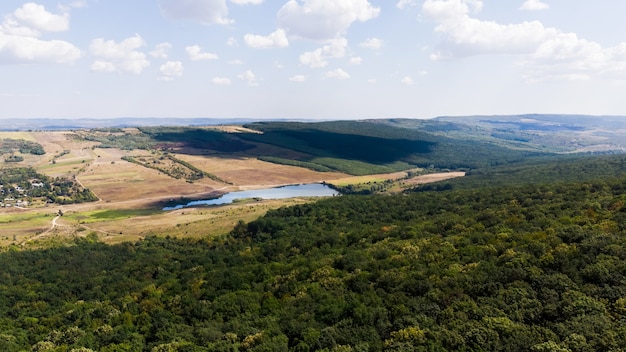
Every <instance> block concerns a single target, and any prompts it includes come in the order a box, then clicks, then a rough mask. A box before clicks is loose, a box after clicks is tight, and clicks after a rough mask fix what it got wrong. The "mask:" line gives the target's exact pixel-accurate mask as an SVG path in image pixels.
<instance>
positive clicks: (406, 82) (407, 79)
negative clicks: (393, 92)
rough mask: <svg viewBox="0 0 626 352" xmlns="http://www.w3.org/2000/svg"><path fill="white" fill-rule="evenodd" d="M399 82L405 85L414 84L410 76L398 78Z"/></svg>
mask: <svg viewBox="0 0 626 352" xmlns="http://www.w3.org/2000/svg"><path fill="white" fill-rule="evenodd" d="M400 83H402V84H404V85H405V86H412V85H413V84H415V81H414V80H413V78H411V77H410V76H404V77H402V79H401V80H400Z"/></svg>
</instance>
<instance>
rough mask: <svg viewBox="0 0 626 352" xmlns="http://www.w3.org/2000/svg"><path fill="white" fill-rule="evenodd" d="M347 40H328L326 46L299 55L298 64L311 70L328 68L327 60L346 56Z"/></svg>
mask: <svg viewBox="0 0 626 352" xmlns="http://www.w3.org/2000/svg"><path fill="white" fill-rule="evenodd" d="M347 46H348V40H347V39H346V38H336V39H333V40H330V41H329V42H328V44H326V45H324V46H322V47H321V48H318V49H316V50H314V51H307V52H305V53H304V54H302V55H300V63H301V64H303V65H306V66H309V67H311V68H322V67H326V66H328V59H338V58H342V57H344V56H345V55H346V47H347Z"/></svg>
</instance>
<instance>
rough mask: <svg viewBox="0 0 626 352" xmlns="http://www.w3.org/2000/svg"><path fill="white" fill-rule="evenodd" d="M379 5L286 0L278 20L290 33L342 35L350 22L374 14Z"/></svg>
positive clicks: (356, 0) (364, 1)
mask: <svg viewBox="0 0 626 352" xmlns="http://www.w3.org/2000/svg"><path fill="white" fill-rule="evenodd" d="M379 13H380V8H377V7H374V6H372V4H370V3H369V1H368V0H289V1H287V3H286V4H285V5H283V7H282V8H281V9H280V10H279V11H278V15H277V17H278V23H279V27H280V28H284V29H285V30H286V31H287V32H288V33H289V34H290V35H293V36H297V37H300V38H307V39H313V40H326V39H332V38H335V37H337V36H340V35H343V34H344V33H345V32H346V31H347V30H348V28H350V26H351V25H352V23H354V22H356V21H359V22H366V21H369V20H371V19H373V18H376V17H377V16H378V14H379Z"/></svg>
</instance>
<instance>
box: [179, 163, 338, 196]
mask: <svg viewBox="0 0 626 352" xmlns="http://www.w3.org/2000/svg"><path fill="white" fill-rule="evenodd" d="M177 157H178V158H179V159H181V160H184V161H186V162H189V163H191V164H193V165H195V166H196V167H197V168H199V169H201V170H203V171H206V172H209V173H211V174H214V175H216V176H217V177H219V178H221V179H223V180H226V181H228V182H230V183H232V184H234V185H236V186H239V188H240V189H242V190H243V189H253V188H265V187H269V186H281V185H287V184H297V183H312V182H321V181H324V180H327V179H329V178H339V177H344V176H347V175H346V174H343V173H339V172H317V171H313V170H309V169H304V168H298V167H293V166H287V165H278V164H273V163H269V162H265V161H261V160H258V159H254V158H234V159H225V158H220V157H206V156H196V155H182V154H180V155H177Z"/></svg>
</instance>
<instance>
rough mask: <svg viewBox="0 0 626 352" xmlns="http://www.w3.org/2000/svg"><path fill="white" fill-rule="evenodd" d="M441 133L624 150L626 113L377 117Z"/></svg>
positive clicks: (530, 145) (535, 145)
mask: <svg viewBox="0 0 626 352" xmlns="http://www.w3.org/2000/svg"><path fill="white" fill-rule="evenodd" d="M376 121H378V122H381V123H386V124H389V125H392V126H396V127H404V128H409V129H417V130H420V131H428V132H431V133H435V134H438V135H443V136H448V137H454V138H462V139H473V140H480V141H487V142H490V143H496V144H498V145H503V146H507V147H511V148H517V149H527V150H539V151H547V152H560V153H576V152H608V151H613V152H624V151H626V142H625V139H624V133H626V117H625V116H589V115H547V114H525V115H508V116H498V115H496V116H489V115H477V116H458V117H449V116H442V117H437V118H434V119H430V120H413V119H388V120H376Z"/></svg>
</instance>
